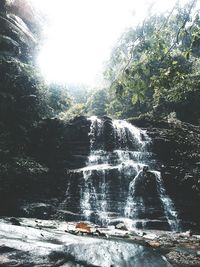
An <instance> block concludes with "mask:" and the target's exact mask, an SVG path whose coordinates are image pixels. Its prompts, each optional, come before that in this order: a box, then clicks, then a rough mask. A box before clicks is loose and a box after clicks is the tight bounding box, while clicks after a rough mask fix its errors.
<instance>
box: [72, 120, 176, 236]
mask: <svg viewBox="0 0 200 267" xmlns="http://www.w3.org/2000/svg"><path fill="white" fill-rule="evenodd" d="M89 120H90V122H91V126H90V133H89V137H90V155H89V157H88V161H87V164H86V167H84V168H81V169H78V170H75V171H74V172H75V173H79V174H81V175H82V184H81V186H80V185H79V186H80V210H81V213H82V214H83V216H84V218H85V219H86V220H91V221H95V222H101V223H102V224H104V225H105V224H107V223H109V221H110V220H112V219H116V218H124V219H125V220H126V218H127V219H129V221H130V219H131V221H132V227H134V228H137V227H139V228H146V226H147V223H149V222H150V221H151V222H154V221H157V220H158V218H156V216H157V215H154V214H159V215H158V216H157V217H159V218H162V219H160V220H165V221H166V223H167V224H168V227H169V228H170V229H171V230H173V231H177V230H179V228H180V226H179V220H178V213H177V211H176V209H175V205H174V203H173V201H172V199H170V197H169V196H168V195H167V192H166V189H165V187H164V183H163V181H162V177H161V174H160V173H159V172H158V171H156V170H154V160H153V157H152V153H151V152H150V151H149V150H150V149H149V147H150V144H151V139H150V137H149V136H148V135H147V133H146V131H145V130H141V129H139V128H137V127H135V126H133V125H131V124H130V123H128V122H126V121H122V120H114V121H111V120H110V121H109V127H110V129H112V134H111V135H110V136H109V138H110V140H107V139H106V137H105V136H106V134H105V125H104V124H105V123H104V121H103V120H102V119H99V118H97V117H91V118H89ZM106 142H110V143H113V146H112V148H111V149H106ZM155 206H156V207H155ZM160 210H161V211H160ZM163 218H164V219H163Z"/></svg>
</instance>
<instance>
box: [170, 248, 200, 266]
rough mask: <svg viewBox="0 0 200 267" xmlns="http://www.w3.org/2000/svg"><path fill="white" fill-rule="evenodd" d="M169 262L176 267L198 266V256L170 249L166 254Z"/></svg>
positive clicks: (199, 263)
mask: <svg viewBox="0 0 200 267" xmlns="http://www.w3.org/2000/svg"><path fill="white" fill-rule="evenodd" d="M166 258H167V260H168V261H169V262H171V263H172V264H174V265H175V266H178V267H199V266H200V258H199V257H196V256H194V255H192V254H190V253H184V252H179V251H171V252H170V253H168V254H167V255H166Z"/></svg>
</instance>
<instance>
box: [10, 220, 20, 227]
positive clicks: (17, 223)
mask: <svg viewBox="0 0 200 267" xmlns="http://www.w3.org/2000/svg"><path fill="white" fill-rule="evenodd" d="M10 222H11V223H12V224H13V225H17V226H20V225H21V223H20V221H19V220H18V219H16V218H10Z"/></svg>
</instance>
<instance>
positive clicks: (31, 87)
mask: <svg viewBox="0 0 200 267" xmlns="http://www.w3.org/2000/svg"><path fill="white" fill-rule="evenodd" d="M0 73H1V76H0V120H1V121H7V123H8V124H10V125H13V124H31V123H32V122H34V121H36V120H38V119H39V118H42V117H45V116H47V114H48V112H49V109H48V108H47V107H48V105H47V103H48V87H47V86H46V85H45V83H44V81H43V79H42V78H41V76H40V74H39V73H38V72H37V70H36V69H35V68H34V67H33V66H31V65H30V64H24V63H21V62H20V61H18V60H16V59H5V58H2V59H0Z"/></svg>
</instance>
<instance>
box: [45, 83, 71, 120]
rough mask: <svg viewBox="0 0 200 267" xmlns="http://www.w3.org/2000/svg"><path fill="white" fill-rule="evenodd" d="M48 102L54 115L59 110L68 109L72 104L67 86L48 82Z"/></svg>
mask: <svg viewBox="0 0 200 267" xmlns="http://www.w3.org/2000/svg"><path fill="white" fill-rule="evenodd" d="M48 104H49V106H50V107H51V110H52V114H53V115H54V116H57V115H58V114H59V113H60V112H64V111H66V110H68V109H69V108H70V107H71V105H72V99H71V97H70V96H69V92H68V90H67V87H66V86H64V85H59V84H54V83H53V84H50V86H49V101H48Z"/></svg>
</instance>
